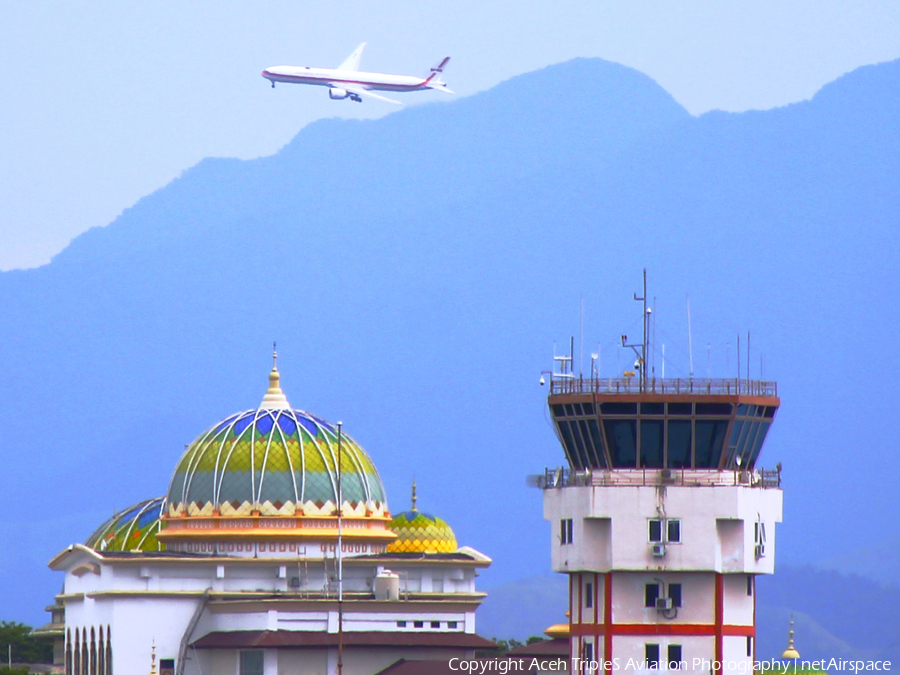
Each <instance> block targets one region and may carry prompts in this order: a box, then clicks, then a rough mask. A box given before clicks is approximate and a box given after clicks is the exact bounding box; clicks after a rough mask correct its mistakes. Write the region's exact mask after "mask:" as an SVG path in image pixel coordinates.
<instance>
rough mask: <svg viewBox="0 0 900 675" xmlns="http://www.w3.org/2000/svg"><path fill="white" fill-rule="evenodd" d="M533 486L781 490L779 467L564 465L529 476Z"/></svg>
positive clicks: (542, 488) (545, 487) (549, 488)
mask: <svg viewBox="0 0 900 675" xmlns="http://www.w3.org/2000/svg"><path fill="white" fill-rule="evenodd" d="M527 482H528V485H529V486H530V487H536V488H540V489H541V490H551V489H555V488H566V487H588V486H590V487H646V486H652V487H657V486H660V485H671V486H675V487H733V486H742V487H751V488H761V489H773V488H774V489H780V488H781V471H780V470H779V469H773V470H769V469H752V470H748V469H743V470H735V471H716V470H710V469H614V470H608V469H589V470H584V471H572V470H570V469H567V468H565V467H558V468H555V469H545V470H544V473H543V475H533V476H528V478H527Z"/></svg>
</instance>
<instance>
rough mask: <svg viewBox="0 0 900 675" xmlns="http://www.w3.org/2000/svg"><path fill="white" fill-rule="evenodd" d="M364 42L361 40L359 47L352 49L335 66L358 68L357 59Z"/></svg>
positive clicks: (361, 51) (343, 68)
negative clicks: (340, 62) (350, 52)
mask: <svg viewBox="0 0 900 675" xmlns="http://www.w3.org/2000/svg"><path fill="white" fill-rule="evenodd" d="M365 46H366V43H365V42H363V43H362V44H361V45H360V46H359V47H357V48H356V49H354V50H353V53H352V54H351V55H350V56H348V57H347V58H346V60H345V61H344V62H343V63H342V64H341V65H339V66H338V67H337V70H359V59H360V57H361V56H362V53H363V49H364V48H365Z"/></svg>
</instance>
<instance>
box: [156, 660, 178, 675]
mask: <svg viewBox="0 0 900 675" xmlns="http://www.w3.org/2000/svg"><path fill="white" fill-rule="evenodd" d="M159 675H175V659H160V660H159Z"/></svg>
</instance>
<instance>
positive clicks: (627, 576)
mask: <svg viewBox="0 0 900 675" xmlns="http://www.w3.org/2000/svg"><path fill="white" fill-rule="evenodd" d="M645 296H646V294H645ZM623 341H624V338H623ZM557 360H558V361H559V362H560V363H561V365H562V367H561V370H560V372H556V373H553V374H551V378H550V392H549V399H548V404H549V407H550V413H551V415H552V418H553V421H554V425H555V428H556V432H557V435H558V437H559V440H560V443H561V445H562V447H563V450H564V452H565V456H566V459H567V461H568V466H567V467H565V468H560V469H556V470H547V471H545V473H544V475H543V476H540V477H538V478H537V484H538V485H539V486H540V487H542V488H543V495H544V518H545V520H548V521H550V522H551V523H552V535H553V536H552V542H551V551H552V566H553V569H554V570H555V571H557V572H562V573H565V574H567V575H569V581H570V583H569V589H570V592H569V612H570V634H571V640H570V649H571V657H572V658H573V659H580V661H576V662H575V663H576V665H575V668H574V671H575V672H593V671H592V670H591V668H592V667H597V668H598V670H599V671H607V672H608V671H611V670H619V671H632V672H640V671H649V670H653V671H654V672H655V671H656V670H689V671H694V672H703V673H717V672H721V671H722V668H723V662H727V663H726V664H725V665H724V668H725V669H726V670H727V669H731V668H734V669H739V668H745V670H742V671H741V672H752V670H751V669H750V662H752V661H755V647H756V645H755V637H756V625H755V621H756V613H755V607H756V576H757V575H759V574H771V573H772V572H774V562H775V561H774V554H775V523H778V522H781V516H782V493H781V489H780V481H781V475H780V466H779V468H778V470H777V471H770V472H767V471H763V470H760V469H758V468H757V458H758V456H759V452H760V449H761V448H762V445H763V441H764V440H765V437H766V433H767V432H768V429H769V426H770V424H771V423H772V421H773V419H774V417H775V413H776V411H777V409H778V406H779V403H780V401H779V399H778V398H777V390H776V387H775V384H774V383H769V382H758V381H749V380H734V379H731V380H697V379H692V380H687V381H685V380H681V381H679V380H655V379H651V378H640V377H639V378H637V379H633V378H632V377H625V378H623V379H602V380H601V379H599V378H588V379H582V378H577V377H574V376H573V374H572V372H571V367H570V365H569V364H570V363H571V361H570V360H569V357H563V358H561V359H560V358H558V359H557ZM639 364H640V361H639ZM628 375H633V373H630V374H628ZM695 659H700V660H701V661H700V663H699V664H698V662H696V661H695ZM591 662H593V664H592V663H591Z"/></svg>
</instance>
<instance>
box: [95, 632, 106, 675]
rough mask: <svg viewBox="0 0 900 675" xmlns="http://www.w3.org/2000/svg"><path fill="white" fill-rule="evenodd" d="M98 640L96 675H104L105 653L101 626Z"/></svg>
mask: <svg viewBox="0 0 900 675" xmlns="http://www.w3.org/2000/svg"><path fill="white" fill-rule="evenodd" d="M99 633H100V635H99V639H98V640H97V675H105V674H106V653H105V652H104V649H103V626H100V631H99Z"/></svg>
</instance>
